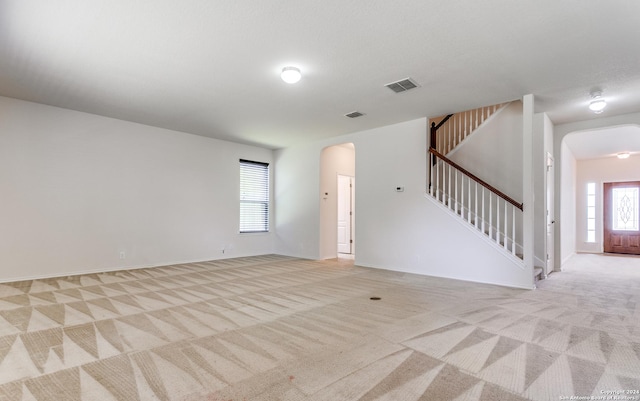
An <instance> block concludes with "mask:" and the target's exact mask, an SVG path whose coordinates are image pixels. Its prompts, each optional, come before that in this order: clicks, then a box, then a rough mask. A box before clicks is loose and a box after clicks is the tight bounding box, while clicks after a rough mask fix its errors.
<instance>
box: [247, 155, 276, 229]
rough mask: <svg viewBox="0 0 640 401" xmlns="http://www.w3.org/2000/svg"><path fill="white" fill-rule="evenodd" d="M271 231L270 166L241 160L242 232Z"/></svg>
mask: <svg viewBox="0 0 640 401" xmlns="http://www.w3.org/2000/svg"><path fill="white" fill-rule="evenodd" d="M266 231H269V164H268V163H261V162H254V161H250V160H242V159H241V160H240V232H241V233H254V232H266Z"/></svg>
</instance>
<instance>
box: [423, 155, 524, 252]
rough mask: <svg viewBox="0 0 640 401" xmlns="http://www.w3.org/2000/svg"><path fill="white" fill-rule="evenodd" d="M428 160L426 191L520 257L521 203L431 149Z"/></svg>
mask: <svg viewBox="0 0 640 401" xmlns="http://www.w3.org/2000/svg"><path fill="white" fill-rule="evenodd" d="M429 161H430V162H429V166H430V171H429V194H430V195H431V196H432V197H433V198H435V199H436V200H437V201H439V202H440V203H442V204H443V205H445V206H446V207H447V208H448V209H449V210H451V211H452V212H453V213H456V214H457V215H459V216H460V217H461V218H462V219H463V220H465V221H466V222H467V223H469V224H470V225H471V226H473V227H475V228H476V229H477V230H478V231H480V232H482V233H484V234H485V235H487V236H488V237H489V238H490V239H491V240H492V241H495V243H496V244H498V245H499V246H502V247H503V248H504V249H505V250H506V251H507V252H509V253H511V254H512V255H514V256H517V257H519V258H521V254H522V249H521V246H520V245H518V244H519V243H522V228H521V227H522V208H523V205H522V203H518V202H517V201H515V200H514V199H512V198H511V197H509V196H507V195H505V194H504V193H502V192H501V191H499V190H498V189H496V188H494V187H492V186H491V185H489V184H488V183H486V182H485V181H483V180H481V179H480V178H478V177H476V176H475V175H473V174H472V173H470V172H469V171H467V170H465V169H464V168H462V167H461V166H459V165H458V164H456V163H455V162H453V161H451V160H449V159H448V158H447V157H446V156H444V155H443V154H441V153H440V152H438V151H437V150H435V149H434V148H430V149H429Z"/></svg>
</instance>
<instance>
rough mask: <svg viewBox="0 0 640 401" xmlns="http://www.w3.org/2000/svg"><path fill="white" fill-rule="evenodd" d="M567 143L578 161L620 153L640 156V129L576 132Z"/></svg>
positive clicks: (624, 128) (636, 127)
mask: <svg viewBox="0 0 640 401" xmlns="http://www.w3.org/2000/svg"><path fill="white" fill-rule="evenodd" d="M564 140H565V142H566V143H567V146H568V147H569V149H571V153H573V156H574V157H575V158H576V159H578V160H583V159H599V158H603V157H615V156H616V155H617V154H618V153H620V152H629V153H630V154H632V155H635V154H640V127H638V126H632V125H627V126H621V127H612V128H603V129H598V130H591V131H584V132H575V133H573V134H569V135H567V136H565V139H564Z"/></svg>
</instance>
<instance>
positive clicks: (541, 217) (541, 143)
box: [533, 113, 553, 267]
mask: <svg viewBox="0 0 640 401" xmlns="http://www.w3.org/2000/svg"><path fill="white" fill-rule="evenodd" d="M533 124H534V130H533V135H534V138H533V140H534V152H533V155H534V157H533V170H534V171H533V176H534V192H535V194H536V201H535V211H534V216H535V218H534V237H535V241H534V257H535V260H536V266H545V267H546V264H547V262H546V260H547V257H546V256H547V246H546V245H547V213H546V211H547V196H546V194H547V157H546V156H547V153H549V154H551V156H553V124H552V123H551V120H550V119H549V117H548V116H547V115H546V113H538V114H536V115H535V116H534V120H533ZM551 185H553V183H551Z"/></svg>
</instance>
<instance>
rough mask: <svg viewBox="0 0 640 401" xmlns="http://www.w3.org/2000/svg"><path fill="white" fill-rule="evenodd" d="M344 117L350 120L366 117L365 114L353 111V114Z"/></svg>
mask: <svg viewBox="0 0 640 401" xmlns="http://www.w3.org/2000/svg"><path fill="white" fill-rule="evenodd" d="M344 116H345V117H349V118H356V117H362V116H364V114H363V113H360V112H359V111H352V112H351V113H347V114H345V115H344Z"/></svg>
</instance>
